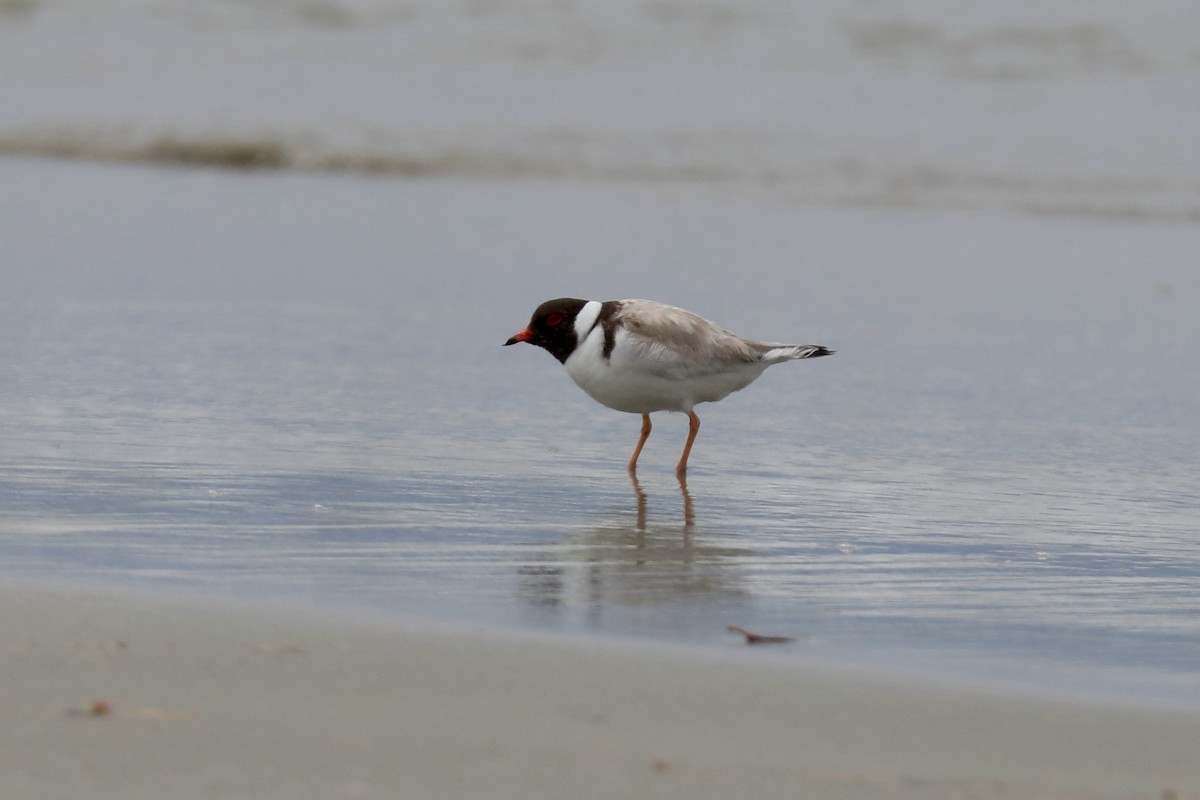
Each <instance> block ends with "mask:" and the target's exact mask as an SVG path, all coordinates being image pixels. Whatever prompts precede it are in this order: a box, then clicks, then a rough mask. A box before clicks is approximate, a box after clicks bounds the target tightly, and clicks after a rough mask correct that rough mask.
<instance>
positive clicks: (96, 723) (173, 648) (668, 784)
mask: <svg viewBox="0 0 1200 800" xmlns="http://www.w3.org/2000/svg"><path fill="white" fill-rule="evenodd" d="M0 598H2V600H3V602H2V603H0V609H2V610H0V615H2V617H3V629H4V631H5V634H6V635H5V636H4V639H3V644H2V645H0V673H2V674H3V675H4V683H3V686H4V689H3V704H4V708H5V712H6V713H5V717H6V720H5V725H4V726H3V727H2V728H0V731H2V732H0V794H3V795H4V796H6V797H22V798H50V797H54V798H61V797H91V798H101V799H103V798H114V800H115V799H116V798H121V800H129V799H131V798H143V797H144V798H162V797H171V798H176V799H186V798H201V797H203V798H209V797H223V798H224V797H228V798H233V797H239V798H240V797H253V798H260V799H261V798H276V797H278V798H306V797H311V798H334V797H347V798H350V797H353V798H362V797H366V798H375V797H379V798H384V797H387V798H394V797H422V798H462V797H491V798H522V799H523V800H524V799H525V798H538V797H547V798H550V797H553V798H560V797H576V798H589V797H596V798H601V797H603V798H611V797H659V796H670V797H689V798H706V797H712V798H728V797H733V796H748V797H823V798H843V797H845V798H859V797H862V798H866V797H884V798H893V797H895V798H907V797H912V798H931V797H934V798H936V797H966V796H970V797H985V798H986V797H1004V798H1013V797H1016V798H1024V797H1063V798H1078V797H1148V798H1168V797H1171V798H1187V797H1197V796H1200V761H1198V760H1197V759H1196V758H1195V747H1196V742H1197V741H1200V714H1197V713H1195V712H1189V713H1175V712H1172V711H1169V710H1161V709H1149V708H1135V707H1116V706H1102V705H1087V704H1077V703H1072V702H1064V701H1061V700H1049V699H1045V698H1041V697H1034V696H1028V695H1025V696H1020V695H1012V694H1005V693H1001V692H997V691H991V690H989V691H983V690H979V689H975V688H967V687H962V686H957V685H947V684H939V683H937V682H934V681H931V680H927V679H922V680H920V681H917V680H910V679H906V678H900V677H897V676H880V675H875V674H872V673H868V672H856V671H845V670H841V671H838V670H833V669H830V668H827V667H822V666H817V665H812V664H806V663H804V662H800V661H799V660H798V659H792V658H790V657H780V656H784V655H786V654H782V653H778V652H773V651H770V650H767V649H765V648H764V649H760V648H746V649H741V648H734V647H732V646H731V648H730V650H729V651H725V652H714V651H713V650H712V649H711V648H710V649H701V648H691V647H681V646H670V647H667V646H664V647H656V646H650V645H645V644H631V643H624V642H612V641H605V640H598V639H594V638H593V639H571V638H559V637H546V636H538V635H529V634H520V633H497V632H494V631H483V630H479V629H472V628H457V629H444V628H441V627H438V626H435V625H433V624H428V623H421V622H412V621H408V622H402V621H396V620H392V619H387V620H377V621H374V622H371V623H364V622H363V621H362V620H358V621H354V622H348V621H345V620H339V619H336V618H333V617H322V616H314V615H312V614H311V613H308V612H304V611H301V610H298V609H287V608H272V609H263V608H260V607H247V606H240V605H235V604H230V603H225V602H222V601H218V600H212V599H206V600H201V599H187V598H180V597H178V596H174V595H171V596H159V595H150V594H132V593H117V592H109V591H96V590H74V589H62V588H47V587H44V586H30V585H22V584H9V585H6V586H5V587H4V588H3V589H0Z"/></svg>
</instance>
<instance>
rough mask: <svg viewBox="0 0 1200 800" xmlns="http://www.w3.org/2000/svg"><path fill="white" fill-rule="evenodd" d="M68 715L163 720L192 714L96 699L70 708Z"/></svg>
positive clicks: (159, 707)
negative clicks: (118, 704)
mask: <svg viewBox="0 0 1200 800" xmlns="http://www.w3.org/2000/svg"><path fill="white" fill-rule="evenodd" d="M67 716H68V717H107V718H109V719H139V720H162V719H182V718H184V717H189V716H192V715H191V714H190V713H189V712H187V711H178V710H175V709H171V708H163V707H162V706H130V707H128V708H124V707H122V708H113V707H112V706H111V705H110V704H109V703H108V701H106V700H94V701H92V704H91V705H89V706H86V707H83V708H68V709H67Z"/></svg>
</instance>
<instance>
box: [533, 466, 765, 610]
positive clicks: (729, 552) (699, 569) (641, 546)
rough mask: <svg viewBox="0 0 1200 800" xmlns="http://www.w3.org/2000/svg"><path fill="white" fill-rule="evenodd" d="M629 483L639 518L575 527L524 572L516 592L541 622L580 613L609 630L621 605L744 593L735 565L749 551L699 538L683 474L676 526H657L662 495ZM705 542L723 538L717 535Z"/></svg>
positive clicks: (614, 517) (619, 516)
mask: <svg viewBox="0 0 1200 800" xmlns="http://www.w3.org/2000/svg"><path fill="white" fill-rule="evenodd" d="M629 478H630V484H631V486H632V487H633V494H634V504H635V505H634V511H635V513H634V514H633V515H631V514H630V512H629V511H628V510H626V511H623V512H619V513H616V514H607V515H603V516H602V517H601V518H600V519H598V520H595V521H594V522H592V523H591V524H588V525H585V526H573V527H570V528H568V530H567V531H565V532H564V534H563V536H562V538H561V539H560V540H559V541H558V542H557V543H554V544H550V545H548V546H547V547H545V548H544V549H542V550H540V551H539V552H538V553H537V554H536V556H535V558H534V559H533V560H532V561H531V562H527V563H526V564H524V565H522V566H521V567H519V568H518V588H517V592H518V594H519V596H520V597H521V599H522V600H523V601H524V602H525V603H526V604H527V605H528V606H530V607H532V608H534V609H537V614H538V616H539V617H546V616H549V617H551V618H554V619H556V620H559V621H561V620H563V619H566V618H570V617H572V616H573V615H580V616H581V619H576V622H577V623H582V624H584V625H585V626H587V627H609V626H611V625H612V624H613V620H615V619H616V618H617V616H620V614H621V613H622V612H619V611H618V609H620V608H634V607H648V606H656V605H661V604H667V603H679V602H684V603H689V604H690V603H692V602H696V601H697V600H700V599H702V598H703V599H706V600H711V599H712V598H714V597H722V596H724V597H730V596H740V595H742V594H744V590H743V589H742V588H741V586H740V580H739V575H740V572H739V571H738V570H737V569H736V565H737V563H738V561H739V559H741V558H744V557H745V556H746V554H747V551H746V550H744V549H742V548H734V547H728V546H721V545H716V544H703V543H700V544H698V543H697V542H696V541H695V535H696V534H695V528H696V515H695V510H694V506H693V500H692V495H691V492H690V491H689V490H688V485H687V481H686V479H685V478H683V477H678V476H677V480H678V483H679V491H680V494H681V496H682V499H683V508H682V512H683V513H682V519H680V518H679V517H677V516H675V513H674V512H673V513H671V515H670V516H671V521H670V522H657V521H655V520H654V516H655V515H654V514H653V513H652V512H653V510H654V509H653V506H654V505H655V504H654V503H653V502H652V501H653V499H654V498H655V497H656V495H653V494H647V492H646V491H645V489H643V487H642V484H641V482H640V481H639V480H638V477H637V475H636V473H634V472H632V471H631V472H630V473H629ZM672 505H673V504H672ZM626 508H627V509H628V507H626ZM631 516H632V517H633V518H632V519H631ZM704 539H709V541H714V540H715V541H720V540H723V539H724V537H722V536H720V535H719V534H717V533H716V532H713V536H712V537H711V539H710V538H709V537H708V536H705V537H704ZM702 541H703V539H702Z"/></svg>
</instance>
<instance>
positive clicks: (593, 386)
mask: <svg viewBox="0 0 1200 800" xmlns="http://www.w3.org/2000/svg"><path fill="white" fill-rule="evenodd" d="M603 348H604V337H603V334H602V333H601V332H600V330H599V329H597V330H594V331H593V332H592V334H591V335H590V336H588V337H587V339H586V340H584V342H583V343H582V344H580V345H579V347H578V348H576V350H575V352H574V353H572V354H571V356H570V358H568V359H567V361H566V363H565V364H564V366H565V367H566V370H567V374H568V375H570V376H571V379H572V380H573V381H575V383H576V385H578V386H579V388H580V389H583V390H584V391H585V392H587V393H588V394H589V395H590V396H591V397H592V399H593V400H595V401H596V402H598V403H601V404H603V405H606V406H608V407H609V408H613V409H616V410H617V411H627V412H630V413H634V414H646V413H649V412H651V411H685V412H686V411H690V410H691V409H692V407H693V406H695V405H696V404H697V403H712V402H715V401H717V400H720V399H722V398H724V397H726V396H727V395H729V394H730V393H732V392H736V391H738V390H739V389H743V388H745V387H746V386H749V385H750V383H751V382H753V381H754V379H755V378H757V377H758V376H759V375H761V374H762V372H763V370H764V369H766V368H767V364H764V363H761V362H759V363H748V364H744V365H738V366H737V367H735V368H732V369H728V370H726V371H720V372H709V373H708V374H688V373H687V372H685V371H683V370H681V369H675V370H673V371H672V370H664V369H663V368H662V365H659V364H655V363H647V362H646V361H645V360H644V359H639V358H636V357H634V356H633V355H632V354H629V351H628V350H622V348H621V347H617V349H616V351H615V352H614V353H613V357H612V358H611V359H610V360H605V359H604V357H603ZM623 352H624V353H626V354H627V355H626V357H622V353H623Z"/></svg>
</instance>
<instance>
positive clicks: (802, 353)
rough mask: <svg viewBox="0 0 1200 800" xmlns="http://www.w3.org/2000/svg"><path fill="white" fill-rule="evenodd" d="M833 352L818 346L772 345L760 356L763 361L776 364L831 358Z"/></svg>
mask: <svg viewBox="0 0 1200 800" xmlns="http://www.w3.org/2000/svg"><path fill="white" fill-rule="evenodd" d="M834 352H835V351H833V350H830V349H829V348H828V347H825V346H823V345H819V344H774V345H771V346H770V349H769V350H767V351H766V352H764V353H763V354H762V360H763V361H769V362H771V363H773V364H774V363H777V362H780V361H793V360H795V359H798V358H820V357H821V356H831V355H833V354H834Z"/></svg>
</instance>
